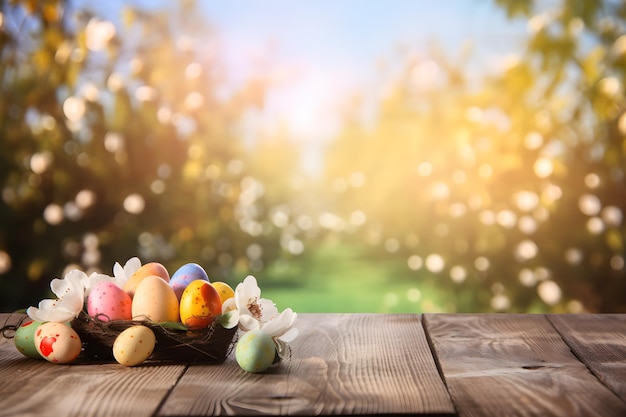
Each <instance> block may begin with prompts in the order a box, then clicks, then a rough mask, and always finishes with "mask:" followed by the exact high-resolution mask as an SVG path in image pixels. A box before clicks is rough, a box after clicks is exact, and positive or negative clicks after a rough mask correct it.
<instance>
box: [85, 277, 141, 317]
mask: <svg viewBox="0 0 626 417" xmlns="http://www.w3.org/2000/svg"><path fill="white" fill-rule="evenodd" d="M87 314H89V315H90V316H91V317H97V318H98V319H100V320H102V321H109V320H130V319H131V318H132V300H131V298H130V295H128V293H127V292H126V291H124V290H123V289H121V288H120V287H118V286H117V285H115V284H114V283H112V282H107V281H103V282H99V283H97V284H96V285H95V286H94V287H93V288H92V289H91V292H90V293H89V297H88V298H87Z"/></svg>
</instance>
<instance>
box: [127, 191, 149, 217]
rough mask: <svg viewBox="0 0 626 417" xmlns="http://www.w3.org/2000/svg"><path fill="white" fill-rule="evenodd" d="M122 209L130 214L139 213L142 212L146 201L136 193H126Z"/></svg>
mask: <svg viewBox="0 0 626 417" xmlns="http://www.w3.org/2000/svg"><path fill="white" fill-rule="evenodd" d="M123 206H124V210H126V211H127V212H128V213H130V214H139V213H141V212H143V210H144V208H145V207H146V202H145V200H144V199H143V197H142V196H141V195H139V194H137V193H133V194H130V195H128V196H127V197H126V198H125V199H124V204H123Z"/></svg>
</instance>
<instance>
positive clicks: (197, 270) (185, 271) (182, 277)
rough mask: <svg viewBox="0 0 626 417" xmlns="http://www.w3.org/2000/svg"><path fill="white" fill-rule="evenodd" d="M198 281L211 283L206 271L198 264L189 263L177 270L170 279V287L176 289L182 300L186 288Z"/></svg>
mask: <svg viewBox="0 0 626 417" xmlns="http://www.w3.org/2000/svg"><path fill="white" fill-rule="evenodd" d="M198 279H201V280H204V281H207V282H208V281H209V276H208V275H207V273H206V271H205V270H204V269H203V268H202V267H201V266H200V265H198V264H194V263H188V264H185V265H183V266H181V267H180V268H178V269H177V270H176V272H174V274H173V275H172V277H171V279H170V287H172V288H173V289H174V292H175V293H176V296H177V297H178V299H179V300H180V297H181V296H182V295H183V291H185V288H187V286H188V285H189V284H190V283H191V282H192V281H196V280H198Z"/></svg>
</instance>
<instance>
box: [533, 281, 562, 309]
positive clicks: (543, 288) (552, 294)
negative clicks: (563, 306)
mask: <svg viewBox="0 0 626 417" xmlns="http://www.w3.org/2000/svg"><path fill="white" fill-rule="evenodd" d="M537 293H538V294H539V298H541V300H542V301H543V302H544V303H546V304H548V305H551V306H552V305H555V304H556V303H558V302H559V301H561V287H559V285H558V284H557V283H556V282H554V281H551V280H547V281H543V282H542V283H541V284H539V286H538V287H537Z"/></svg>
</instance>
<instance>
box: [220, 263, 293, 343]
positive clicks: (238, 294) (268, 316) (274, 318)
mask: <svg viewBox="0 0 626 417" xmlns="http://www.w3.org/2000/svg"><path fill="white" fill-rule="evenodd" d="M222 314H223V317H224V319H223V321H222V323H223V326H224V327H226V328H232V327H234V326H236V325H238V326H239V328H240V329H241V330H243V331H246V332H247V331H250V330H254V329H261V330H263V331H264V332H266V333H267V334H268V335H270V336H271V337H272V339H274V340H276V339H280V340H282V341H284V342H288V341H291V340H293V339H294V338H295V337H296V336H297V334H298V331H297V329H291V326H292V325H293V323H294V322H295V320H296V317H297V314H296V313H294V312H293V311H292V310H291V309H290V308H288V309H286V310H285V311H283V312H282V313H280V314H279V313H278V310H277V309H276V306H275V305H274V303H273V302H272V301H271V300H268V299H266V298H261V289H260V288H259V287H258V285H257V281H256V278H254V277H253V276H252V275H248V276H247V277H246V279H244V281H243V282H242V283H240V284H239V285H237V288H235V296H234V297H233V298H230V299H228V300H226V301H225V302H224V305H223V306H222Z"/></svg>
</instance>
